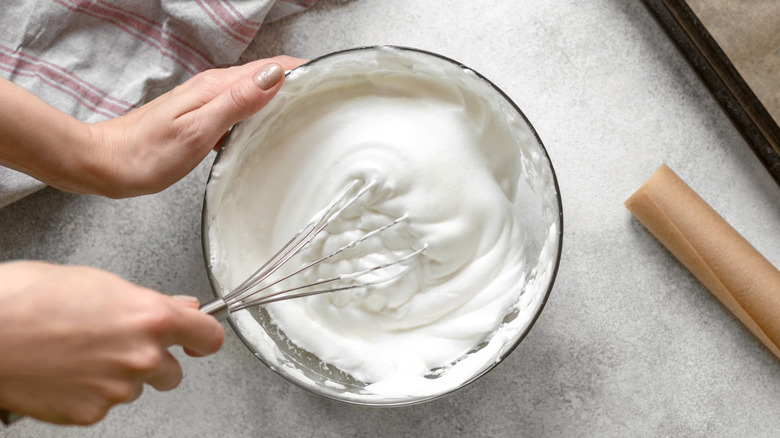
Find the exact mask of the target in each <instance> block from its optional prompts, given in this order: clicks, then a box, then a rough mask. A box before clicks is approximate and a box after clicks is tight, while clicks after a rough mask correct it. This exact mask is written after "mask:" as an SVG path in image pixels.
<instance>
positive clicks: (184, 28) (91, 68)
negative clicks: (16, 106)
mask: <svg viewBox="0 0 780 438" xmlns="http://www.w3.org/2000/svg"><path fill="white" fill-rule="evenodd" d="M316 1H317V0H234V1H228V0H157V1H150V0H10V1H9V2H4V3H5V4H4V5H3V12H2V13H1V14H0V76H2V77H4V78H6V79H9V80H10V81H12V82H15V83H17V84H19V85H21V86H22V87H24V88H26V89H28V90H30V91H31V92H32V93H34V94H36V95H37V96H39V97H40V98H42V99H43V100H45V101H46V102H48V103H50V104H51V105H54V106H55V107H57V108H58V109H60V110H62V111H65V112H67V113H69V114H71V115H73V116H74V117H76V118H78V119H79V120H82V121H85V122H97V121H100V120H104V119H107V118H111V117H116V116H119V115H122V114H124V113H126V112H128V111H130V110H131V109H133V108H136V107H138V106H140V105H142V104H144V103H146V102H148V101H150V100H152V99H154V98H155V97H157V96H159V95H160V94H163V93H165V92H167V91H168V90H170V89H172V88H173V87H175V86H176V85H178V84H180V83H182V82H184V81H185V80H187V79H188V78H189V77H191V76H192V75H194V74H195V73H198V72H200V71H203V70H206V69H209V68H212V67H216V66H219V65H227V64H233V63H235V62H236V60H237V59H238V58H239V56H240V55H241V53H243V51H244V50H245V49H246V47H247V46H248V45H249V43H250V42H251V41H252V39H253V38H254V36H255V34H256V33H257V31H258V29H259V28H260V26H261V24H262V23H263V22H268V21H272V20H276V19H279V18H282V17H284V16H287V15H289V14H292V13H295V12H300V11H302V10H304V9H306V8H308V7H310V6H312V5H313V4H314V3H315V2H316ZM41 187H43V184H42V183H40V182H39V181H36V180H34V179H32V178H30V177H28V176H26V175H23V174H20V173H18V172H15V171H12V170H10V169H7V168H4V167H1V166H0V208H2V207H3V206H5V205H7V204H9V203H10V202H13V201H15V200H16V199H19V198H21V197H23V196H25V195H27V194H29V193H32V192H34V191H36V190H37V189H40V188H41Z"/></svg>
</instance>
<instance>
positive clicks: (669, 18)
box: [643, 0, 780, 185]
mask: <svg viewBox="0 0 780 438" xmlns="http://www.w3.org/2000/svg"><path fill="white" fill-rule="evenodd" d="M643 1H644V3H645V5H646V6H647V7H648V9H650V11H652V13H653V14H654V15H655V17H656V19H657V20H658V21H659V23H660V24H661V26H662V27H663V28H664V29H665V30H666V32H667V33H668V34H669V36H670V37H671V38H672V39H673V40H674V41H675V43H676V44H677V46H678V47H679V48H680V50H681V51H682V53H683V54H684V55H685V57H686V58H687V59H688V61H689V62H690V63H691V65H692V66H693V68H694V69H695V70H696V71H697V72H698V74H699V76H700V77H701V78H702V80H703V81H704V83H705V84H706V85H707V87H708V88H709V89H710V92H711V93H712V95H713V97H715V99H716V100H717V101H718V103H719V104H720V105H721V106H722V107H723V109H724V110H725V111H726V113H727V114H728V115H729V117H730V118H731V120H732V122H733V123H734V125H735V126H736V127H737V129H739V131H740V132H741V133H742V136H743V137H744V138H745V140H746V141H747V143H748V144H749V145H750V147H751V148H752V149H753V152H755V154H756V156H758V158H759V160H761V163H762V164H763V165H764V167H766V169H767V171H768V172H769V174H770V175H771V176H772V178H774V180H775V182H777V184H778V185H780V126H778V123H777V121H775V120H774V119H773V118H772V117H771V115H770V114H769V112H768V111H767V109H766V108H765V107H764V105H763V104H762V103H761V102H760V101H759V99H758V98H757V97H756V95H755V94H754V92H753V90H751V89H750V87H749V86H748V84H747V83H746V82H745V80H744V79H743V78H742V76H741V75H740V74H739V73H738V72H737V69H736V68H735V67H734V65H733V64H732V62H731V61H730V60H729V58H728V57H727V56H726V54H725V53H724V52H723V50H722V49H721V47H720V46H719V45H718V43H717V42H716V41H715V39H714V38H713V37H712V35H711V34H710V32H709V31H707V29H706V27H705V26H704V25H703V24H702V22H701V21H700V20H699V18H698V17H697V16H696V14H695V13H694V12H693V11H692V10H691V8H690V6H688V4H687V3H686V2H685V0H643Z"/></svg>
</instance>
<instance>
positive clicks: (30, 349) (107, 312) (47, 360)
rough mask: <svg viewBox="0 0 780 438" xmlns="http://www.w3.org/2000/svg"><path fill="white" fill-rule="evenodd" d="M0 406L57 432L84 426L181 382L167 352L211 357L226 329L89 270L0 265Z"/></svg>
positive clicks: (193, 304)
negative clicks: (58, 427)
mask: <svg viewBox="0 0 780 438" xmlns="http://www.w3.org/2000/svg"><path fill="white" fill-rule="evenodd" d="M0 278H2V279H3V281H2V284H0V321H2V322H1V323H0V358H2V359H0V408H3V409H6V410H10V411H13V412H16V413H20V414H24V415H28V416H31V417H34V418H37V419H40V420H43V421H48V422H53V423H60V424H82V425H84V424H92V423H95V422H97V421H98V420H100V419H101V418H103V417H104V416H105V415H106V413H107V412H108V410H109V409H110V408H111V407H112V406H114V405H116V404H118V403H127V402H131V401H133V400H135V399H136V398H138V397H139V396H140V395H141V392H142V390H143V385H144V383H148V384H149V385H151V386H153V387H154V388H156V389H158V390H160V391H166V390H170V389H173V388H175V387H176V386H177V385H178V384H179V382H180V381H181V379H182V370H181V367H180V366H179V363H178V362H177V360H176V359H175V358H174V357H173V356H172V355H171V353H170V352H169V351H168V348H169V347H170V346H172V345H181V346H183V347H184V348H185V351H186V352H187V353H188V354H190V355H191V356H202V355H207V354H211V353H214V352H216V351H217V350H219V348H220V347H221V346H222V342H223V340H224V331H223V329H222V326H221V325H220V324H219V322H217V320H216V319H214V318H213V317H211V316H209V315H206V314H203V313H202V312H200V311H199V310H198V304H197V300H195V299H187V298H186V297H179V298H178V299H177V298H174V297H170V296H167V295H163V294H160V293H158V292H154V291H152V290H149V289H144V288H142V287H139V286H136V285H134V284H131V283H129V282H127V281H124V280H122V279H121V278H119V277H117V276H115V275H113V274H110V273H107V272H104V271H100V270H97V269H93V268H86V267H69V266H58V265H51V264H47V263H42V262H13V263H6V264H1V265H0Z"/></svg>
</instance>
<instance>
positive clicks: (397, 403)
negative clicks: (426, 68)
mask: <svg viewBox="0 0 780 438" xmlns="http://www.w3.org/2000/svg"><path fill="white" fill-rule="evenodd" d="M385 48H389V49H395V50H400V51H408V52H414V53H417V54H422V55H426V56H432V57H435V58H439V59H440V60H443V61H446V62H448V63H450V64H453V65H455V66H456V67H459V68H461V69H464V70H468V71H470V72H472V73H474V74H475V75H476V76H477V77H478V78H479V79H481V80H482V81H484V82H485V83H487V84H488V85H489V86H490V87H491V88H492V89H493V90H494V91H496V92H498V94H499V95H500V96H501V97H503V98H504V99H505V100H506V101H507V102H508V103H509V104H510V105H511V106H512V108H513V109H514V110H515V111H516V112H517V114H519V115H520V117H521V118H522V119H523V121H524V122H525V124H526V125H527V126H528V128H529V129H530V130H531V133H532V134H533V136H534V139H535V140H536V142H537V143H538V145H539V147H540V148H541V150H542V151H543V152H544V159H545V160H546V162H547V165H548V167H549V170H550V174H551V178H552V182H553V188H554V189H555V199H556V202H557V207H558V217H557V225H558V227H557V229H558V232H557V238H558V239H557V247H556V248H555V251H556V255H555V260H554V262H553V267H552V272H551V274H550V280H549V284H548V285H547V289H546V290H545V292H544V294H543V296H542V298H541V300H540V303H539V307H538V309H537V310H536V311H535V312H534V314H533V316H532V317H531V320H530V321H529V323H528V325H527V326H526V327H525V329H524V330H523V332H522V333H521V334H520V335H519V336H518V337H517V339H516V341H515V342H514V343H513V344H512V345H511V346H510V347H509V348H507V349H506V350H505V351H504V352H503V353H502V354H500V355H499V356H497V357H496V359H495V360H494V361H492V363H490V364H489V365H487V366H485V368H484V369H482V370H480V372H478V373H476V374H474V375H473V376H471V377H470V378H469V379H468V380H465V381H464V382H462V383H461V384H459V385H458V386H456V387H454V388H450V389H448V390H447V391H443V392H441V393H438V394H431V395H427V396H422V397H412V398H409V399H393V400H391V401H389V402H379V401H373V400H371V401H366V400H356V399H350V398H340V397H338V396H337V395H335V394H331V393H325V392H322V391H317V390H315V388H317V389H319V388H318V387H317V386H314V385H309V386H307V385H305V384H304V383H303V382H300V381H298V380H295V379H293V378H292V376H289V375H287V374H284V373H282V372H280V371H279V370H278V369H277V367H276V366H273V365H272V364H270V363H268V362H267V361H266V360H265V359H264V358H263V357H262V356H260V355H259V354H258V353H257V352H255V351H254V350H253V349H252V348H251V347H250V344H249V341H248V340H247V339H246V338H245V337H244V335H243V334H242V333H241V331H240V330H239V329H238V327H237V326H236V323H235V322H234V321H233V319H232V318H229V317H228V318H227V319H226V321H227V322H228V324H229V325H230V327H231V329H232V330H233V332H234V333H235V334H236V335H237V336H238V337H239V338H240V339H241V342H242V343H243V344H244V345H245V346H246V347H247V349H248V350H249V351H250V352H251V353H252V354H253V355H254V356H255V357H256V358H258V359H259V360H260V361H261V362H262V363H263V364H265V365H266V366H267V367H268V368H270V369H271V370H272V371H274V373H275V374H277V375H279V376H281V377H282V378H284V379H285V380H287V381H288V382H290V383H292V384H294V385H295V386H297V387H300V388H302V389H304V390H306V391H307V392H309V393H312V394H317V395H318V396H321V397H324V398H326V399H330V400H334V401H337V402H341V403H345V404H348V405H355V406H368V407H379V408H383V407H385V408H389V407H401V406H412V405H417V404H422V403H426V402H429V401H433V400H437V399H440V398H442V397H445V396H448V395H450V394H453V393H455V392H457V391H459V390H461V389H463V388H465V387H467V386H469V385H470V384H471V383H473V382H475V381H476V380H478V379H479V378H481V377H482V376H484V375H485V374H487V373H488V372H489V371H491V370H493V369H494V368H496V367H497V366H498V365H499V364H501V363H503V362H504V360H505V359H506V358H507V357H508V356H509V355H510V354H511V353H512V352H514V350H515V349H517V347H518V346H519V345H520V343H521V342H522V341H523V340H524V339H525V338H526V336H527V335H528V333H530V332H531V329H532V328H533V326H534V325H535V324H536V321H537V320H538V319H539V317H540V316H541V314H542V311H543V310H544V308H545V306H546V304H547V300H548V299H549V297H550V294H551V293H552V289H553V286H554V284H555V280H556V278H557V276H558V269H559V267H560V262H561V256H562V253H563V200H562V196H561V190H560V186H559V184H558V178H557V174H556V172H555V168H554V167H553V163H552V160H551V159H550V154H549V152H548V151H547V147H546V146H545V145H544V143H543V142H542V139H541V137H539V133H538V132H537V131H536V128H535V127H534V125H533V124H532V123H531V121H530V120H529V119H528V117H527V116H526V115H525V113H524V112H523V111H522V110H521V109H520V107H519V106H517V104H516V103H515V102H514V100H512V99H511V98H510V97H509V96H508V95H507V94H506V93H505V92H504V91H503V90H502V89H501V88H500V87H498V86H497V85H496V84H495V83H493V82H492V81H491V80H490V79H488V78H487V77H485V76H484V75H482V74H481V73H479V72H478V71H476V70H474V69H473V68H471V67H468V66H466V65H464V64H463V63H460V62H458V61H456V60H454V59H452V58H450V57H448V56H445V55H441V54H438V53H435V52H431V51H428V50H425V49H419V48H414V47H408V46H397V45H368V46H358V47H352V48H347V49H341V50H336V51H333V52H330V53H327V54H324V55H321V56H318V57H315V58H312V59H310V60H308V61H306V62H305V63H303V64H301V65H300V66H298V67H296V68H294V69H292V70H288V71H286V72H285V76H289V75H290V74H291V73H292V72H293V71H295V70H297V69H299V68H303V67H307V66H310V65H312V64H315V63H317V62H319V61H322V60H325V59H328V58H332V57H335V56H340V55H344V54H348V53H353V52H361V51H372V50H381V49H385ZM241 123H242V122H238V123H236V124H235V125H233V126H232V127H231V128H230V129H229V130H228V133H227V135H225V138H224V139H223V141H222V143H221V145H220V148H219V150H218V151H217V156H216V157H215V158H214V161H213V162H212V165H211V168H210V169H209V175H208V178H207V180H206V188H205V190H204V195H203V203H202V208H201V230H200V231H201V245H202V254H203V258H204V262H205V266H206V274H207V276H208V280H209V285H210V286H211V292H212V294H213V295H214V296H215V297H216V298H218V297H220V295H219V293H218V292H217V290H218V289H219V284H218V283H217V281H216V279H215V278H214V274H213V273H212V269H211V264H210V253H209V248H210V246H209V240H208V239H209V237H208V229H207V224H208V222H209V221H208V186H209V183H210V182H211V178H212V175H213V172H214V166H215V165H216V164H217V163H218V162H219V159H220V157H221V156H222V153H223V151H224V150H225V148H226V147H227V145H228V144H229V143H230V138H231V136H232V133H233V129H235V128H236V126H238V125H239V124H241Z"/></svg>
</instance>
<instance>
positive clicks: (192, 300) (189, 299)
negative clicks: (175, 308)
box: [171, 295, 200, 304]
mask: <svg viewBox="0 0 780 438" xmlns="http://www.w3.org/2000/svg"><path fill="white" fill-rule="evenodd" d="M171 298H173V299H174V300H176V301H181V302H184V303H192V304H199V303H200V300H198V297H191V296H189V295H173V296H172V297H171Z"/></svg>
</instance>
